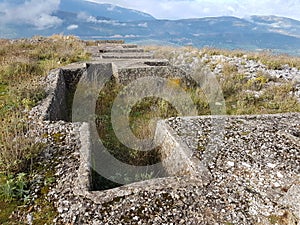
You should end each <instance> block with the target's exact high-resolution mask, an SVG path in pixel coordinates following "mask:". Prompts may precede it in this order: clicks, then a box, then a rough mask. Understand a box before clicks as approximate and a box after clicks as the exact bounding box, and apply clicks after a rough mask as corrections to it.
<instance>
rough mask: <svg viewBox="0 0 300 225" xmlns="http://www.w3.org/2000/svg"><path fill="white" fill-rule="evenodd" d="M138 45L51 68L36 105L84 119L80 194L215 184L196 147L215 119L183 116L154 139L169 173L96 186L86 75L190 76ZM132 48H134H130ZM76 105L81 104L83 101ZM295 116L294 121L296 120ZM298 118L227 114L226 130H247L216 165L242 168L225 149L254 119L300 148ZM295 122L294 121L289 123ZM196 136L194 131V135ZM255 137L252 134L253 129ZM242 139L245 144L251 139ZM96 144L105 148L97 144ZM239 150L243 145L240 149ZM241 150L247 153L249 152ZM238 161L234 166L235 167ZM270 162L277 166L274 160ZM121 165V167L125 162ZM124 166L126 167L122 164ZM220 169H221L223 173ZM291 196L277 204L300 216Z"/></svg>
mask: <svg viewBox="0 0 300 225" xmlns="http://www.w3.org/2000/svg"><path fill="white" fill-rule="evenodd" d="M135 48H137V46H135V45H134V46H131V45H128V46H127V45H124V46H123V47H122V45H118V47H117V48H113V47H112V46H111V45H109V47H103V46H100V47H99V46H98V47H91V49H90V50H89V51H90V52H92V56H93V57H94V58H93V61H91V62H85V63H77V64H71V65H68V66H66V67H62V68H60V69H56V70H53V71H51V72H50V73H49V75H48V77H47V80H46V82H47V88H46V91H47V97H46V99H45V100H44V101H43V102H42V103H41V105H39V106H38V107H36V109H34V115H35V117H36V118H37V119H39V120H44V121H60V120H62V121H66V122H70V123H73V122H80V123H81V127H80V143H81V148H80V165H78V170H77V179H76V181H74V188H73V192H74V194H75V195H77V196H80V197H84V198H87V199H90V200H92V201H93V202H94V203H97V204H102V203H104V202H108V201H111V200H112V199H114V198H116V197H120V196H128V195H131V194H132V193H138V192H139V191H140V190H144V189H145V187H147V188H148V189H153V190H156V189H158V188H159V187H167V186H170V185H171V186H172V184H175V183H176V179H177V178H176V177H190V178H191V180H193V179H195V180H197V182H199V183H201V184H202V185H204V186H206V185H210V183H211V181H212V180H213V179H215V177H214V175H213V173H214V169H211V168H210V164H209V163H210V162H205V160H204V159H203V156H201V155H200V156H197V154H198V152H197V151H195V149H197V148H199V144H201V141H199V140H202V139H203V140H204V139H205V138H206V136H205V135H202V134H201V132H200V131H201V129H202V130H203V129H204V130H205V129H207V128H206V127H204V128H203V126H202V125H203V124H206V123H208V122H207V121H209V120H212V119H213V117H190V118H179V119H178V120H177V119H174V118H172V119H166V120H160V121H159V122H158V123H157V126H156V131H155V135H154V137H153V143H154V144H156V145H159V146H160V148H159V149H160V151H159V154H160V156H161V159H160V160H161V162H162V163H161V165H160V166H161V167H160V169H163V170H164V171H165V173H166V174H165V175H166V177H157V178H155V179H151V180H146V181H140V182H135V183H130V184H126V185H124V186H119V187H115V188H112V189H107V190H101V191H100V190H99V188H97V187H94V181H93V171H92V170H93V168H96V170H98V169H97V165H96V166H95V165H94V164H93V161H95V157H97V154H96V153H95V152H93V149H94V148H95V143H94V139H95V124H94V123H93V120H88V119H86V118H79V119H78V118H77V119H75V120H74V115H76V109H78V110H79V111H80V110H84V109H87V108H88V107H94V106H93V104H92V106H88V105H84V104H83V105H80V104H79V105H77V106H76V105H75V107H74V96H76V90H77V88H78V84H79V83H80V80H81V78H83V77H85V78H86V77H88V80H90V81H96V82H98V81H99V79H100V82H103V80H101V76H99V71H100V72H101V71H102V72H101V73H100V74H102V75H103V76H105V77H108V78H109V79H113V80H114V81H115V82H117V83H120V84H122V85H127V84H129V83H130V82H132V81H134V80H136V79H138V78H141V77H147V76H150V77H153V76H156V77H162V78H180V79H187V78H186V75H185V74H184V72H183V71H181V70H179V69H178V68H175V67H172V66H170V65H169V64H168V61H166V60H159V59H153V58H152V57H151V56H150V54H149V53H147V54H145V55H143V51H142V50H141V49H137V53H138V55H137V57H136V58H132V55H133V54H136V52H135V51H134V49H135ZM126 49H130V50H129V51H126ZM110 54H112V55H110ZM113 54H115V55H113ZM139 54H140V55H139ZM122 57H123V58H122ZM91 68H93V71H95V70H96V71H98V72H97V73H90V71H89V70H90V69H91ZM96 91H97V90H96ZM79 103H81V102H79ZM87 103H89V102H87ZM75 104H78V102H77V103H75ZM72 109H73V111H72ZM74 110H75V112H74ZM75 117H76V116H75ZM92 118H93V117H92ZM289 118H294V119H293V120H290V119H289ZM297 118H299V113H298V114H297V113H296V114H283V115H269V116H249V117H248V116H246V117H245V116H237V117H224V121H230V122H228V124H229V125H228V124H227V122H225V125H224V126H225V128H226V126H228V127H231V126H233V125H232V124H235V125H234V126H237V127H238V129H240V130H241V132H240V133H239V135H240V137H238V138H239V139H237V140H238V141H236V143H234V142H233V141H232V139H230V138H228V140H227V142H228V143H227V142H226V143H225V144H224V143H220V146H221V147H220V153H218V154H217V155H214V156H213V157H214V162H213V163H215V164H216V165H217V164H218V163H219V164H220V165H221V164H222V163H223V164H224V165H223V164H222V165H221V166H219V168H218V169H220V171H223V170H230V169H232V170H233V168H234V167H236V165H237V164H238V163H239V162H238V160H237V162H235V163H233V162H231V161H230V160H229V159H228V158H230V156H229V157H228V158H226V159H225V160H223V161H222V160H221V161H220V162H219V161H218V160H219V158H220V157H221V156H222V154H223V155H224V154H225V153H224V152H222V151H225V150H224V149H225V148H226V150H227V149H231V148H233V149H234V147H231V146H230V143H231V144H232V146H234V144H236V145H237V144H239V141H241V140H243V138H245V136H246V134H247V135H248V131H246V132H245V131H244V129H246V128H247V127H248V126H249V127H251V126H252V125H251V121H260V120H261V121H266V122H264V123H258V125H256V126H257V127H259V128H261V129H260V132H261V131H265V132H266V133H267V132H268V129H270V128H269V127H268V126H267V125H268V124H269V123H274V124H276V126H278V127H279V128H278V130H276V132H277V133H276V134H270V135H271V137H276V138H278V140H279V141H278V142H280V143H281V142H282V143H289V144H290V146H291V149H293V148H295V149H296V150H297V149H298V150H299V149H300V146H299V137H298V136H297V135H298V133H297V128H299V126H300V125H299V121H300V119H299V120H298V121H297ZM178 121H179V122H178ZM239 121H242V122H239ZM290 122H291V124H289V123H290ZM243 123H245V124H246V125H245V127H246V128H245V127H243V126H241V124H243ZM195 124H196V125H195ZM253 124H255V123H253ZM200 125H201V126H200ZM189 127H190V128H191V129H190V128H189ZM228 127H227V128H226V129H227V130H226V129H225V128H224V129H225V138H227V137H226V135H228V134H230V135H231V133H230V132H231V131H230V130H228ZM293 129H294V130H293ZM193 132H194V133H195V135H194V134H193ZM199 132H200V133H199ZM293 132H294V133H295V132H296V134H294V133H293ZM262 133H263V132H262ZM191 134H193V135H194V136H193V135H191ZM201 135H202V136H201ZM249 135H252V134H251V133H249ZM199 138H200V139H199ZM251 138H253V139H259V137H255V136H254V137H251ZM247 140H248V139H247ZM242 143H243V144H245V143H248V142H242ZM203 145H204V144H203ZM266 145H268V146H269V148H270V149H272V148H274V146H275V144H273V145H272V144H270V143H266ZM224 146H225V147H224ZM237 146H238V145H237ZM249 146H250V144H249ZM295 146H296V147H295ZM96 147H99V146H98V145H96ZM222 147H223V148H222ZM249 148H250V147H249ZM236 149H239V148H238V147H236ZM236 151H239V150H236ZM251 151H252V150H251ZM233 153H234V151H233ZM234 154H235V153H234ZM239 154H241V155H243V153H239ZM201 157H202V158H201ZM228 160H229V161H228ZM274 160H275V159H274ZM294 160H296V161H295V162H294V166H297V163H298V162H297V158H295V159H294ZM232 161H233V160H232ZM226 163H227V164H226ZM264 163H265V162H264ZM280 163H281V162H280ZM266 164H268V163H266ZM232 165H234V166H233V167H232ZM241 165H246V166H244V167H241V168H242V169H239V170H240V171H244V170H245V171H246V170H247V169H248V166H249V165H248V162H247V163H245V162H241ZM269 165H273V164H272V163H271V162H270V163H269ZM274 165H275V164H274ZM116 166H117V167H120V165H116ZM121 166H125V165H122V164H121ZM251 166H252V165H251ZM229 167H230V168H229ZM290 167H291V168H293V170H292V169H290V170H291V173H290V174H289V176H290V177H292V179H291V181H289V182H292V183H291V184H289V185H291V187H293V188H294V189H295V190H296V191H295V192H297V191H298V190H299V183H298V184H295V185H293V182H294V183H295V182H296V181H295V180H297V179H298V181H297V182H299V178H297V176H295V175H294V173H295V172H296V173H297V167H293V165H291V166H290ZM101 169H103V167H102V166H101V165H100V166H99V170H101ZM119 169H122V167H120V168H119ZM156 169H157V168H156ZM220 171H217V172H218V173H219V172H220ZM266 171H267V170H266ZM108 172H109V171H108ZM104 173H105V172H104ZM262 173H263V172H262ZM268 173H269V172H266V174H263V176H267V175H268ZM277 173H278V172H277ZM274 174H276V172H274ZM274 176H275V175H274ZM282 182H283V181H282ZM262 188H264V187H262ZM293 193H294V192H293ZM290 197H291V194H290V193H289V192H287V193H282V197H281V199H279V200H278V199H277V200H278V201H277V200H276V202H278V204H282V205H284V206H285V207H290V206H291V205H292V209H291V210H292V211H294V214H295V215H296V216H297V215H298V214H297V212H300V211H299V210H300V208H299V201H298V200H295V201H290V200H289V199H290ZM297 210H298V211H297ZM299 218H300V216H299Z"/></svg>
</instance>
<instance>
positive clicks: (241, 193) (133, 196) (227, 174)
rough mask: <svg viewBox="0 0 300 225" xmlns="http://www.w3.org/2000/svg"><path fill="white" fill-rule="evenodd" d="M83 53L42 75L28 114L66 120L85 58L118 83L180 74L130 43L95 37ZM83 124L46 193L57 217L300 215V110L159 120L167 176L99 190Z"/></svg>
mask: <svg viewBox="0 0 300 225" xmlns="http://www.w3.org/2000/svg"><path fill="white" fill-rule="evenodd" d="M89 51H90V52H91V54H92V57H93V61H91V62H86V63H82V64H73V65H69V66H67V67H63V68H61V69H58V70H54V71H52V72H50V73H49V76H48V78H47V84H48V87H47V93H48V97H47V98H46V99H45V100H44V102H43V103H42V104H41V105H40V106H38V107H36V108H35V109H34V110H33V111H32V114H33V115H34V117H35V118H36V119H38V120H42V121H54V122H53V123H54V125H53V126H54V127H55V126H61V123H60V122H55V121H60V120H62V121H65V122H67V123H70V124H71V120H72V119H71V113H72V112H71V110H70V109H71V108H72V103H73V99H72V98H73V96H74V94H75V91H76V88H77V84H78V82H79V81H80V79H81V77H82V76H83V74H85V73H87V71H88V69H89V68H90V67H92V66H94V67H95V68H102V69H103V70H105V71H106V72H105V73H107V74H108V76H109V77H111V78H113V79H114V80H116V81H117V82H120V83H122V84H125V85H126V84H128V83H130V82H131V81H133V80H135V79H137V78H139V77H144V76H159V77H166V78H167V77H173V78H180V79H187V78H186V77H185V73H184V72H183V71H181V70H180V69H178V68H175V67H172V66H170V65H169V64H168V62H167V61H166V60H157V59H152V56H151V54H150V53H143V51H142V50H141V49H139V48H137V46H135V45H119V44H114V45H112V44H110V45H108V46H107V45H106V46H101V45H100V46H97V47H90V48H89ZM135 51H136V52H135ZM110 54H111V55H110ZM134 55H136V57H133V59H131V58H132V57H131V56H134ZM106 56H107V57H106ZM108 56H112V57H108ZM129 56H130V57H129ZM148 56H149V57H148ZM108 58H109V59H108ZM129 58H130V60H128V59H129ZM96 79H97V78H96ZM83 108H84V107H83ZM48 123H49V122H47V123H46V124H48ZM55 124H56V125H55ZM47 126H48V125H47ZM90 126H91V124H88V123H86V122H83V123H79V128H78V129H77V131H76V132H77V135H78V136H77V137H78V139H77V141H79V142H78V143H74V146H75V147H74V148H72V149H71V150H69V153H70V154H71V155H73V156H74V157H73V158H72V159H71V158H68V160H65V161H62V162H61V164H60V165H59V166H58V167H57V170H58V172H57V176H58V180H57V186H56V188H55V189H54V190H53V191H52V192H50V194H49V196H50V197H53V198H55V199H56V206H57V208H58V211H59V216H58V218H57V220H56V223H58V224H59V223H73V224H273V222H274V221H275V222H276V223H277V222H278V224H280V222H282V221H287V222H286V223H284V222H282V223H281V224H297V223H298V222H299V220H300V202H299V198H298V197H297V196H298V195H299V190H300V177H299V174H300V158H299V156H300V138H299V130H300V114H299V113H294V114H281V115H260V116H237V117H226V116H223V117H210V116H208V117H188V118H186V117H179V118H170V119H167V120H163V121H159V123H158V125H157V129H156V133H155V137H154V139H153V141H154V143H156V144H158V145H159V146H160V154H161V161H162V164H163V167H164V169H165V171H166V172H167V173H168V175H169V176H168V177H164V178H157V179H153V180H148V181H143V182H138V183H132V184H128V185H125V186H122V187H118V188H114V189H111V190H105V191H91V182H92V181H91V161H92V160H93V159H92V158H91V157H92V155H91V148H92V142H91V137H92V134H91V132H90V129H91V127H90ZM92 126H93V125H92ZM47 129H48V128H47ZM55 129H56V128H55ZM48 130H49V129H48ZM297 221H298V222H297Z"/></svg>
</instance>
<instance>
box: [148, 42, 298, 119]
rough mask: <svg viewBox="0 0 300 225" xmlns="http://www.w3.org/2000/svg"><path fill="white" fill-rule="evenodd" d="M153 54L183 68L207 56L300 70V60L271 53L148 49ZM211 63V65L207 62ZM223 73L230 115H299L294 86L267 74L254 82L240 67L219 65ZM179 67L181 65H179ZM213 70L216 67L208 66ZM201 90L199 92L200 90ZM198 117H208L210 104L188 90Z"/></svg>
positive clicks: (201, 93)
mask: <svg viewBox="0 0 300 225" xmlns="http://www.w3.org/2000/svg"><path fill="white" fill-rule="evenodd" d="M147 49H148V50H149V51H154V52H155V56H156V57H161V58H167V59H170V61H171V63H173V62H174V65H176V63H177V64H178V61H180V62H181V64H182V65H185V64H187V65H188V64H191V63H189V62H192V61H193V60H195V59H196V60H197V59H198V60H200V59H201V58H202V57H203V56H204V55H225V56H228V57H243V58H245V59H248V60H255V61H259V62H261V63H263V64H265V65H266V66H267V68H269V69H282V68H283V66H284V65H286V64H287V65H289V66H291V67H296V68H300V57H292V56H288V55H272V54H271V53H269V52H246V51H240V50H235V51H229V50H220V49H213V48H204V49H195V48H192V47H181V48H174V47H158V46H150V47H147ZM204 63H209V62H204ZM219 63H221V64H222V66H223V69H222V73H221V75H219V76H217V79H218V81H219V84H220V86H221V88H222V91H223V96H224V99H225V102H226V108H227V114H235V115H236V114H262V113H282V112H299V111H300V103H299V101H297V99H296V97H295V96H293V95H292V94H291V92H292V91H293V89H294V86H295V84H294V83H293V82H288V81H285V80H280V79H277V78H274V77H271V76H270V75H269V74H268V73H265V72H262V71H259V72H257V74H256V77H255V78H251V79H249V78H248V77H247V76H246V75H245V74H241V73H239V72H238V69H237V66H235V65H232V64H229V63H226V62H219ZM179 64H180V63H179ZM209 65H210V66H211V67H212V68H210V69H214V67H215V66H216V64H209ZM198 89H199V88H198ZM187 91H188V92H189V94H191V96H192V98H193V100H194V103H195V104H196V106H197V108H198V111H199V114H201V115H203V114H209V113H210V110H209V106H208V103H207V102H205V101H206V99H205V96H204V93H203V92H202V91H201V90H194V89H189V90H187Z"/></svg>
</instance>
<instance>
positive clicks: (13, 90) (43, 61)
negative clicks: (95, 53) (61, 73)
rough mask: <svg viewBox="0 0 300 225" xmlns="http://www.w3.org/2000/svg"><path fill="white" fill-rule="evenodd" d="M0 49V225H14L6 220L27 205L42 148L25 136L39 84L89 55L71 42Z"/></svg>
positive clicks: (10, 43) (36, 41)
mask: <svg viewBox="0 0 300 225" xmlns="http://www.w3.org/2000/svg"><path fill="white" fill-rule="evenodd" d="M0 46H1V47H0V116H1V126H0V147H1V151H0V223H1V224H14V223H13V222H12V221H11V222H8V221H9V219H8V218H9V215H10V213H11V212H12V211H13V210H16V207H17V206H18V205H22V204H24V202H26V197H27V194H28V189H29V187H28V179H29V178H28V177H29V175H31V174H30V173H31V171H30V168H31V166H32V165H31V164H32V162H33V160H32V159H33V158H34V157H36V155H37V154H38V153H39V152H40V150H41V149H42V148H43V145H42V144H40V143H36V142H35V140H33V139H32V138H29V137H27V136H26V132H27V130H28V129H29V128H33V127H32V126H33V125H32V124H30V123H29V122H28V119H27V117H28V112H29V110H30V109H31V108H32V107H34V106H35V105H36V104H38V103H39V101H40V100H41V99H43V98H44V97H45V91H44V87H43V85H42V83H43V82H42V81H43V78H45V76H46V75H47V73H48V71H49V70H51V69H54V68H58V67H60V66H63V65H66V64H69V63H72V62H77V61H82V60H86V59H88V55H87V54H86V53H85V51H84V44H83V43H82V42H81V41H80V40H77V39H76V38H74V37H71V36H70V37H64V36H60V35H54V36H51V37H49V38H42V37H34V38H32V39H24V40H0ZM16 224H19V223H16Z"/></svg>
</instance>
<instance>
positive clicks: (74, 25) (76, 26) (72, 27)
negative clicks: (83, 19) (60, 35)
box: [67, 24, 79, 30]
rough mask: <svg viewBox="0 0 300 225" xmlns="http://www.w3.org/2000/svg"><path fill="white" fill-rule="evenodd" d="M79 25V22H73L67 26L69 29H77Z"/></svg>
mask: <svg viewBox="0 0 300 225" xmlns="http://www.w3.org/2000/svg"><path fill="white" fill-rule="evenodd" d="M78 27H79V26H78V25H77V24H72V25H70V26H68V27H67V30H76V29H78Z"/></svg>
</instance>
